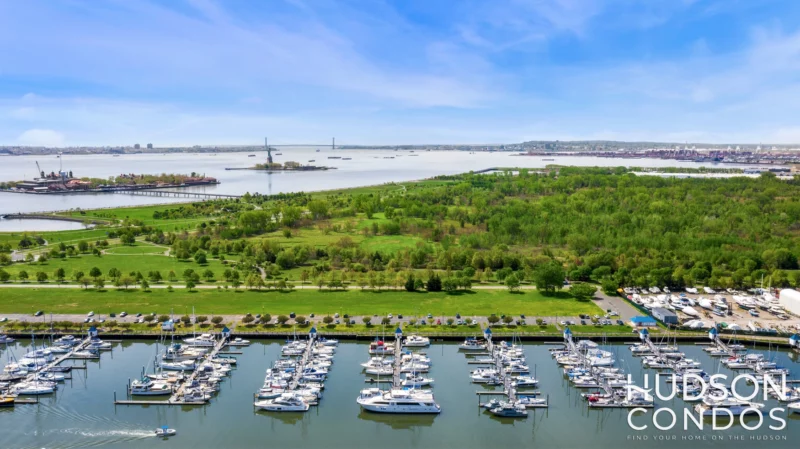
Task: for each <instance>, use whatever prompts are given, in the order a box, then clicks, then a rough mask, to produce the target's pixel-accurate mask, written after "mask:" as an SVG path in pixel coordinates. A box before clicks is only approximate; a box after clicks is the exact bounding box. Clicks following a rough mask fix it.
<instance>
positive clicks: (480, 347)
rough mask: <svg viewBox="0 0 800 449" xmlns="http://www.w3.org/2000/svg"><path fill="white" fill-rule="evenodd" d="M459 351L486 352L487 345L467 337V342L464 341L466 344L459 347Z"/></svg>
mask: <svg viewBox="0 0 800 449" xmlns="http://www.w3.org/2000/svg"><path fill="white" fill-rule="evenodd" d="M458 349H461V350H464V351H485V350H486V344H484V343H481V342H480V341H479V340H476V339H475V337H467V338H466V340H464V343H461V344H460V345H458Z"/></svg>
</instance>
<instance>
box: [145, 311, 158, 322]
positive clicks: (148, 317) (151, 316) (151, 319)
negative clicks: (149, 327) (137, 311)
mask: <svg viewBox="0 0 800 449" xmlns="http://www.w3.org/2000/svg"><path fill="white" fill-rule="evenodd" d="M142 319H143V320H144V321H145V322H147V323H149V322H151V321H153V320H155V319H156V316H155V315H151V314H149V313H148V314H147V315H145V316H143V317H142Z"/></svg>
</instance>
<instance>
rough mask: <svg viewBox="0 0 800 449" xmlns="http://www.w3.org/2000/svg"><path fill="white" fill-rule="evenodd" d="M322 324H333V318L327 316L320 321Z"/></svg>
mask: <svg viewBox="0 0 800 449" xmlns="http://www.w3.org/2000/svg"><path fill="white" fill-rule="evenodd" d="M322 322H323V323H325V324H331V323H333V317H332V316H330V315H327V316H326V317H325V318H323V319H322Z"/></svg>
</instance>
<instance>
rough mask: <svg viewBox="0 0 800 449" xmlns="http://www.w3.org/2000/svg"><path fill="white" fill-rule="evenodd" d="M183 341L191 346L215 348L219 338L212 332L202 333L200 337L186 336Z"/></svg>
mask: <svg viewBox="0 0 800 449" xmlns="http://www.w3.org/2000/svg"><path fill="white" fill-rule="evenodd" d="M183 342H184V343H186V344H187V345H189V346H200V347H208V348H213V347H214V346H215V345H216V344H217V340H215V339H214V336H213V335H211V334H201V335H200V336H199V337H192V338H184V339H183Z"/></svg>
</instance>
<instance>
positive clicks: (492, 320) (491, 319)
mask: <svg viewBox="0 0 800 449" xmlns="http://www.w3.org/2000/svg"><path fill="white" fill-rule="evenodd" d="M486 321H488V322H489V324H492V325H494V324H497V323H498V322H500V318H498V317H497V315H495V314H491V315H489V318H487V319H486Z"/></svg>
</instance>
